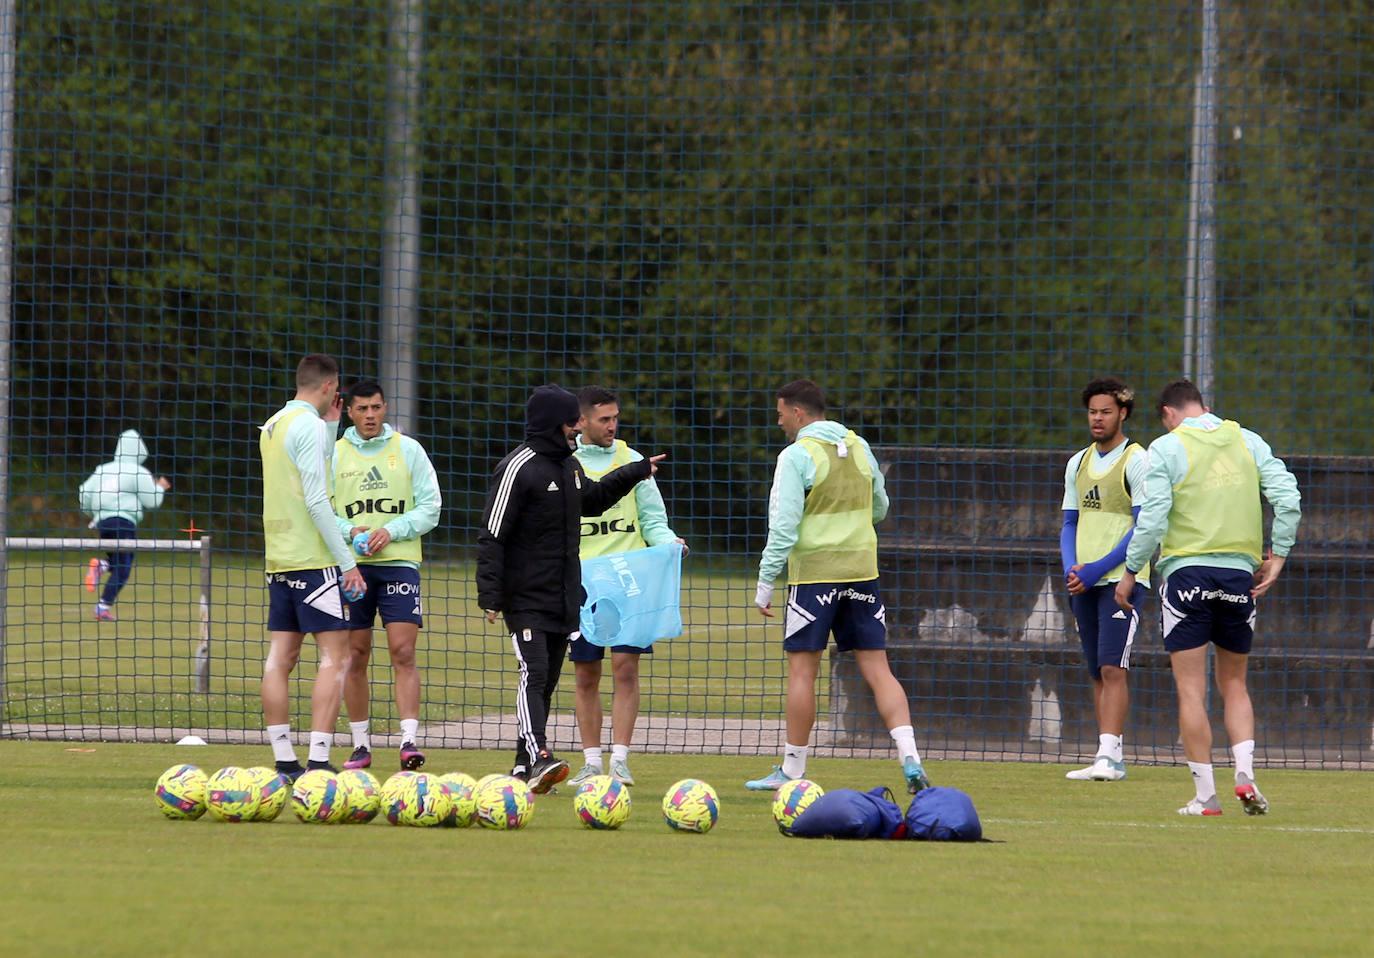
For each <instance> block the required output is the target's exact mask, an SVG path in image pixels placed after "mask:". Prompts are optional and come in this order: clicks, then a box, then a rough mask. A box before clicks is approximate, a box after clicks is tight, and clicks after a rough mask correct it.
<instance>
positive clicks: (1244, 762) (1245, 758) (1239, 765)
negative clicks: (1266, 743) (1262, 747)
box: [1231, 738, 1255, 782]
mask: <svg viewBox="0 0 1374 958" xmlns="http://www.w3.org/2000/svg"><path fill="white" fill-rule="evenodd" d="M1231 754H1232V755H1234V756H1235V758H1236V781H1238V782H1239V781H1240V777H1241V776H1242V775H1244V776H1245V777H1246V778H1248V779H1250V781H1252V782H1253V781H1254V780H1255V740H1254V739H1252V738H1248V739H1246V740H1245V741H1244V742H1237V743H1236V744H1235V746H1234V747H1233V748H1232V749H1231Z"/></svg>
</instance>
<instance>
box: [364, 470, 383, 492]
mask: <svg viewBox="0 0 1374 958" xmlns="http://www.w3.org/2000/svg"><path fill="white" fill-rule="evenodd" d="M358 488H359V489H361V490H362V491H363V492H368V491H370V490H372V489H385V488H386V480H385V479H383V478H382V470H380V469H378V468H377V467H376V466H373V467H372V468H371V469H369V470H367V475H365V476H363V481H362V484H361V485H359V486H358Z"/></svg>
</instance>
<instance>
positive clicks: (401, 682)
mask: <svg viewBox="0 0 1374 958" xmlns="http://www.w3.org/2000/svg"><path fill="white" fill-rule="evenodd" d="M419 639H420V627H419V626H418V625H416V624H415V623H414V622H391V623H388V624H387V627H386V644H387V651H388V653H389V654H390V656H391V676H392V681H393V682H394V684H395V686H396V714H397V715H398V716H400V720H401V768H403V769H410V770H411V771H414V770H415V769H418V768H420V767H421V766H423V765H424V764H425V755H424V753H423V752H421V751H420V749H419V748H418V747H417V746H416V744H415V739H416V738H417V737H418V736H419V732H420V668H419V666H417V665H416V664H415V645H416V643H417V642H418V641H419Z"/></svg>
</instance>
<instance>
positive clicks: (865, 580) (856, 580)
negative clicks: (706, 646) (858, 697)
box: [744, 379, 930, 794]
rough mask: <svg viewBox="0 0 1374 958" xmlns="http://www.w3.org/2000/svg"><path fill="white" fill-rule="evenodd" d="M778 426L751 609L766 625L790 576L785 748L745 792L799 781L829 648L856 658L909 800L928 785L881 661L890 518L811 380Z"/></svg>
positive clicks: (902, 706) (862, 458) (862, 456)
mask: <svg viewBox="0 0 1374 958" xmlns="http://www.w3.org/2000/svg"><path fill="white" fill-rule="evenodd" d="M777 399H778V403H777V409H778V425H779V426H780V427H781V428H782V431H783V433H784V434H785V435H786V436H787V439H788V441H789V443H790V445H788V446H787V448H786V449H784V450H783V451H782V452H781V453H780V454H779V455H778V465H777V470H776V472H774V474H773V491H772V494H771V495H770V496H769V501H768V542H767V544H766V545H765V546H764V550H763V558H762V560H761V561H760V562H759V582H758V590H757V591H756V592H755V594H754V605H755V606H757V607H758V610H759V612H760V613H761V614H762V615H763V616H765V617H766V618H772V617H773V582H774V580H775V579H777V577H778V576H779V575H780V574H781V573H782V571H783V567H784V566H786V568H787V583H788V590H787V617H786V619H785V620H784V625H783V642H782V647H783V650H784V651H785V652H786V653H787V743H786V748H785V750H784V752H783V760H782V765H780V766H779V765H775V766H774V767H773V771H772V772H771V773H770V774H768V775H765V776H764V777H763V778H760V779H755V780H754V781H751V782H746V783H745V786H744V787H745V788H748V789H751V790H754V791H772V790H774V789H776V788H778V786H780V785H782V784H784V783H785V782H788V781H790V780H791V779H795V778H801V777H802V776H803V775H805V773H806V752H807V743H808V742H809V741H810V739H811V727H812V726H813V725H814V724H815V720H816V674H817V672H818V671H819V670H820V663H821V653H822V652H823V651H825V647H826V645H827V643H828V642H829V639H830V634H831V633H832V632H833V633H834V635H835V644H836V645H837V646H838V647H839V648H840V649H842V650H844V651H851V652H853V653H854V661H855V663H856V664H857V665H858V667H859V673H860V674H861V675H862V676H863V677H864V681H865V682H867V683H868V687H869V688H871V689H872V690H873V697H874V699H875V700H876V701H877V705H878V714H879V715H881V716H882V719H883V724H884V725H886V726H887V728H888V731H889V732H890V734H891V735H892V740H893V741H894V742H895V743H896V745H897V752H898V755H899V756H900V757H901V762H902V775H903V776H904V777H905V778H906V785H907V791H909V792H911V793H912V794H915V793H916V792H918V791H920V790H921V789H923V788H926V787H928V786H929V785H930V780H929V778H927V776H926V773H925V770H924V769H923V768H922V767H921V756H920V754H919V753H918V752H917V751H916V736H915V733H914V732H913V730H912V728H911V710H910V706H909V705H908V704H907V698H906V692H905V691H904V690H903V689H902V685H901V683H900V682H898V681H897V679H896V677H895V676H894V675H893V674H892V669H891V668H890V667H889V666H888V662H887V625H886V623H885V621H884V616H885V615H886V609H885V607H884V606H883V602H882V598H881V597H880V596H879V594H878V537H877V535H876V534H875V533H874V531H873V525H874V523H876V522H881V521H882V519H883V517H884V516H886V515H887V493H886V492H885V491H884V489H883V474H882V471H881V470H880V469H879V468H878V462H877V460H876V459H874V458H873V453H872V451H871V450H870V449H869V448H868V443H867V442H865V441H864V440H863V439H862V438H861V437H859V436H858V435H857V434H856V433H855V432H854V431H853V430H852V429H846V428H845V427H844V426H842V425H840V424H839V423H837V422H833V421H832V420H829V419H826V418H825V394H824V393H823V392H822V391H821V388H820V387H819V386H817V385H816V384H815V383H813V382H812V381H811V380H809V379H798V380H796V381H794V382H790V383H788V384H787V385H786V386H783V387H782V388H781V389H780V390H778V397H777Z"/></svg>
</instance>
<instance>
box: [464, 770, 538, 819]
mask: <svg viewBox="0 0 1374 958" xmlns="http://www.w3.org/2000/svg"><path fill="white" fill-rule="evenodd" d="M474 801H475V803H476V806H477V821H478V823H479V824H481V825H482V827H483V828H494V829H496V830H498V831H514V830H515V829H518V828H524V827H525V826H526V825H528V824H529V823H530V819H531V818H533V817H534V795H533V794H532V793H531V792H530V788H529V786H528V785H526V784H525V783H524V782H522V781H520V779H518V778H514V777H512V776H510V775H498V776H496V777H495V778H493V779H492V780H491V781H489V782H487V783H486V784H485V785H479V787H478V789H477V793H476V795H475V796H474Z"/></svg>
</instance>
